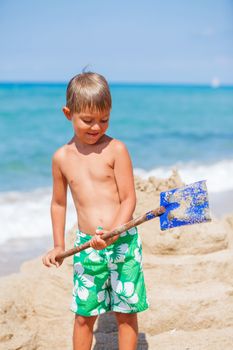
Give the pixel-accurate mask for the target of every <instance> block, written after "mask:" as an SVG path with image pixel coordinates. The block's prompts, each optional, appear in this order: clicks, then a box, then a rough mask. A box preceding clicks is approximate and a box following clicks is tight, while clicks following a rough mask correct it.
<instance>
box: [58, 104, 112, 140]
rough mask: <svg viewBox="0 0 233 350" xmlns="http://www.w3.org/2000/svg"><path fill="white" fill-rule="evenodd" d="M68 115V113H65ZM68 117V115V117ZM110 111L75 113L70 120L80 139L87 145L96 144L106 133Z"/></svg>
mask: <svg viewBox="0 0 233 350" xmlns="http://www.w3.org/2000/svg"><path fill="white" fill-rule="evenodd" d="M65 114H66V113H65ZM66 116H67V115H66ZM109 118H110V111H107V112H90V111H85V112H80V113H73V114H72V115H71V116H70V118H68V119H70V120H71V121H72V124H73V128H74V132H75V134H76V136H77V137H78V139H79V140H80V141H81V142H82V143H85V144H88V145H92V144H95V143H96V142H97V141H98V140H99V139H100V138H101V137H102V136H103V135H104V134H105V132H106V130H107V128H108V125H109Z"/></svg>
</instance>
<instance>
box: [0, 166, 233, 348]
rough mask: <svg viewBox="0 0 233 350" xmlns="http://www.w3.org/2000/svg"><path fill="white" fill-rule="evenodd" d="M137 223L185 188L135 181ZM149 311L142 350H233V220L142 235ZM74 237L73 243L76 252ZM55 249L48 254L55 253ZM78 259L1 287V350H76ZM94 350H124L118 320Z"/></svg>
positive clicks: (39, 268) (109, 322) (103, 320)
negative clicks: (168, 192) (171, 191)
mask: <svg viewBox="0 0 233 350" xmlns="http://www.w3.org/2000/svg"><path fill="white" fill-rule="evenodd" d="M135 184H136V190H137V197H138V205H137V208H136V213H135V217H136V216H137V215H140V214H143V213H144V212H146V211H149V210H151V209H152V208H155V207H157V206H158V205H159V192H160V191H162V190H165V189H167V188H174V187H178V186H180V185H181V184H182V182H181V180H180V178H179V176H178V174H177V173H175V172H174V173H173V175H172V176H171V177H170V178H169V179H167V180H158V179H155V178H150V179H149V180H148V181H144V180H141V179H139V178H135ZM140 233H141V238H142V241H143V246H144V270H145V278H146V284H147V289H148V298H149V301H150V309H149V310H148V311H145V312H143V313H140V314H139V323H140V336H139V347H138V348H139V349H158V350H160V349H161V350H164V349H166V350H180V349H192V350H208V349H211V350H215V349H224V350H232V348H233V346H232V344H233V254H232V250H233V215H232V216H228V217H226V218H225V219H224V220H221V221H219V220H216V219H214V220H213V222H212V223H209V224H202V225H194V226H190V227H188V228H187V227H185V228H182V229H176V230H170V232H169V231H167V232H165V233H161V232H160V230H159V227H158V221H156V220H152V221H151V222H148V223H146V224H143V225H142V226H141V227H140ZM73 241H74V230H73V231H71V232H70V233H69V234H68V235H67V244H66V246H67V248H69V247H70V246H72V245H73ZM49 248H50V247H48V249H49ZM71 291H72V258H68V259H66V260H65V261H64V263H63V265H62V266H61V267H60V268H59V269H56V268H55V267H54V268H51V269H47V268H46V267H44V266H43V265H42V262H41V257H39V258H36V259H34V260H32V261H28V262H25V263H24V264H23V265H22V266H21V271H20V273H19V274H12V275H9V276H6V277H2V278H1V279H0V300H1V301H0V324H1V327H0V349H4V350H16V349H22V350H34V349H35V350H52V349H54V348H55V349H57V350H69V349H72V330H73V329H72V327H73V317H74V316H73V313H72V312H71V311H69V305H70V302H71ZM95 329H96V333H95V340H94V344H93V348H94V349H95V350H96V349H98V350H100V349H109V350H110V349H117V348H118V346H117V330H116V322H115V319H114V317H113V315H112V314H111V313H110V314H105V315H102V316H101V317H100V318H99V320H98V322H97V323H96V327H95Z"/></svg>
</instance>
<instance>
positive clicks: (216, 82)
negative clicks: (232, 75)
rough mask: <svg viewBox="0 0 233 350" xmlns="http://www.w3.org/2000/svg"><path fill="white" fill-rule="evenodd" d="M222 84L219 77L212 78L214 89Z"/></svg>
mask: <svg viewBox="0 0 233 350" xmlns="http://www.w3.org/2000/svg"><path fill="white" fill-rule="evenodd" d="M219 86H220V81H219V79H218V78H216V77H215V78H213V79H212V80H211V87H212V88H214V89H216V88H218V87H219Z"/></svg>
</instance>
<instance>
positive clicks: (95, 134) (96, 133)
mask: <svg viewBox="0 0 233 350" xmlns="http://www.w3.org/2000/svg"><path fill="white" fill-rule="evenodd" d="M87 135H89V136H91V137H96V136H98V135H99V132H95V133H94V132H93V133H91V132H88V133H87Z"/></svg>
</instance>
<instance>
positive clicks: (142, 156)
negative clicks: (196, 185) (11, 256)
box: [0, 84, 233, 243]
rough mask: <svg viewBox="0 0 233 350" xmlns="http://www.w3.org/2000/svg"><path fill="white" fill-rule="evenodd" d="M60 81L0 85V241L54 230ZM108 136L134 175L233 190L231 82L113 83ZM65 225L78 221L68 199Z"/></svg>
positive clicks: (62, 125) (67, 131)
mask: <svg viewBox="0 0 233 350" xmlns="http://www.w3.org/2000/svg"><path fill="white" fill-rule="evenodd" d="M65 90H66V85H65V84H0V101H1V104H0V139H1V143H0V228H1V235H0V243H3V242H5V241H6V240H7V239H9V238H17V237H18V238H20V237H36V236H43V235H51V223H50V217H49V205H50V198H51V184H52V180H51V156H52V154H53V152H54V151H55V150H56V149H57V148H58V147H60V146H61V145H63V144H64V143H66V142H67V141H68V140H69V139H70V138H71V137H72V136H73V131H72V127H71V124H70V122H68V121H67V120H66V118H65V117H64V116H63V114H62V110H61V108H62V106H63V105H64V104H65ZM111 93H112V98H113V109H112V113H111V121H110V127H109V130H108V135H110V136H112V137H115V138H118V139H120V140H122V141H123V142H125V144H126V145H127V147H128V149H129V152H130V154H131V157H132V161H133V166H134V171H135V174H139V175H141V176H142V177H144V178H146V177H148V176H151V175H155V176H158V177H167V176H169V175H170V174H171V169H172V168H176V169H178V170H179V172H180V174H181V176H182V178H183V180H184V181H185V182H186V183H191V182H193V181H198V180H202V179H207V186H208V189H209V191H210V192H212V193H218V192H219V193H220V192H223V191H232V190H233V87H219V88H211V87H208V86H166V85H129V84H125V85H123V84H112V85H111ZM68 212H69V214H68V218H67V224H66V226H67V228H70V227H71V226H72V225H73V224H74V222H75V213H74V210H73V207H72V204H71V200H70V197H69V210H68Z"/></svg>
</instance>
